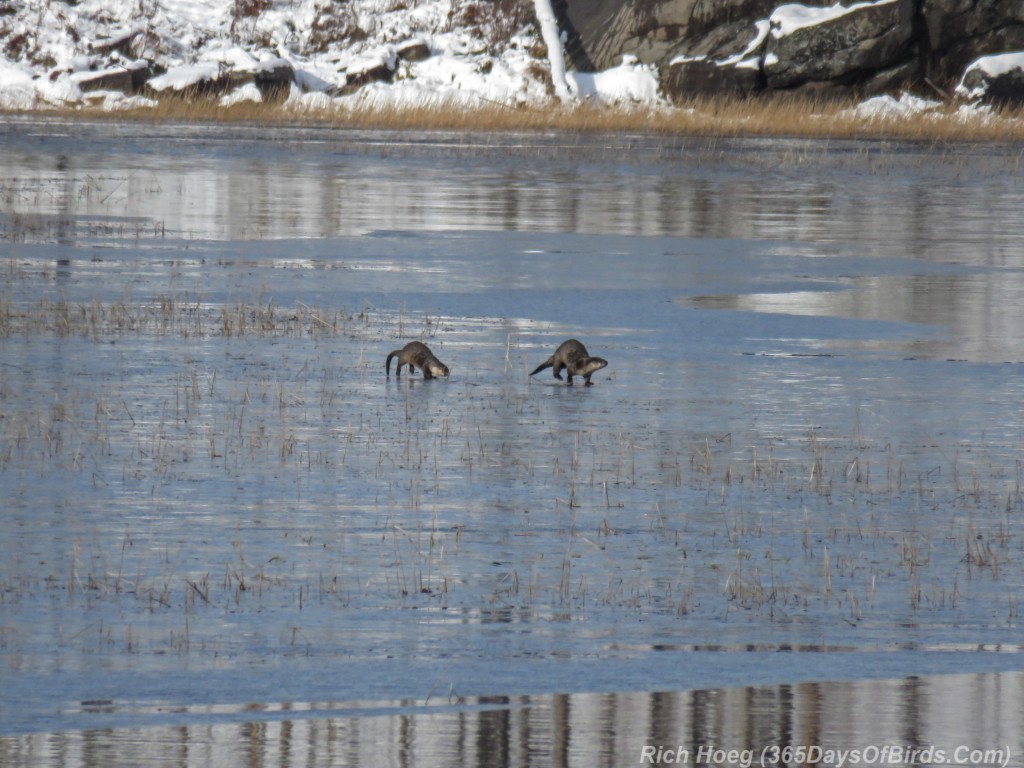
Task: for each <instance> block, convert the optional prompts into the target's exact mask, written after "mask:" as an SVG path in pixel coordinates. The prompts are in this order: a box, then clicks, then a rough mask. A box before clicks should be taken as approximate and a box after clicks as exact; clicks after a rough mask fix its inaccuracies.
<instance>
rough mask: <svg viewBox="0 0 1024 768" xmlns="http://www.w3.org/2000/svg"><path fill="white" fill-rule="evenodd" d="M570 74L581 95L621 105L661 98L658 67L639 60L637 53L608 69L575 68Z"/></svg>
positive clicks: (580, 96)
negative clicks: (596, 70)
mask: <svg viewBox="0 0 1024 768" xmlns="http://www.w3.org/2000/svg"><path fill="white" fill-rule="evenodd" d="M567 77H568V80H569V82H570V83H571V84H572V89H573V91H574V92H575V93H576V94H577V95H578V96H579V98H581V99H587V100H591V101H595V102H598V103H608V104H615V105H620V106H622V105H628V104H656V103H658V102H659V101H660V97H659V94H658V73H657V70H656V69H655V68H654V67H649V66H647V65H644V64H640V63H638V62H637V59H636V57H635V56H623V57H622V64H620V65H619V66H618V67H613V68H612V69H608V70H605V71H604V72H589V73H587V72H571V73H569V75H568V76H567Z"/></svg>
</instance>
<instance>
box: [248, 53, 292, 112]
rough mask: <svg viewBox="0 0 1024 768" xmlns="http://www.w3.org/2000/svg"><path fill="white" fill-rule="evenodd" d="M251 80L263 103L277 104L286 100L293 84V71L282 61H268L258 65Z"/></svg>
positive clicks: (274, 59) (276, 59)
mask: <svg viewBox="0 0 1024 768" xmlns="http://www.w3.org/2000/svg"><path fill="white" fill-rule="evenodd" d="M252 79H253V82H254V83H255V84H256V87H257V88H258V89H259V92H260V96H261V97H263V101H264V102H265V103H268V104H277V103H280V102H282V101H284V100H285V99H286V98H288V94H289V93H290V92H291V87H292V83H294V82H295V69H294V67H292V65H291V64H289V63H288V62H287V61H285V60H284V59H278V58H273V59H268V60H266V61H261V62H260V63H259V65H258V66H257V67H256V69H255V71H254V72H253V78H252Z"/></svg>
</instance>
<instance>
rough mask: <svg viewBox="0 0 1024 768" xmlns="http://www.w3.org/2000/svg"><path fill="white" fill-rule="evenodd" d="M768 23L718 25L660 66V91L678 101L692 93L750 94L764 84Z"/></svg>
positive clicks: (697, 94) (761, 88)
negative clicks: (764, 58)
mask: <svg viewBox="0 0 1024 768" xmlns="http://www.w3.org/2000/svg"><path fill="white" fill-rule="evenodd" d="M767 29H768V25H767V22H762V23H761V24H760V25H756V24H750V23H745V22H740V23H738V24H728V25H725V26H723V27H719V28H718V29H717V30H714V31H712V32H711V33H709V34H707V35H705V36H704V37H702V38H700V39H698V40H695V41H693V42H692V43H689V44H687V45H686V46H685V47H686V49H687V52H686V53H682V54H679V55H676V56H675V57H674V58H672V59H670V60H669V62H668V64H663V65H662V66H661V67H660V75H661V83H660V84H661V90H662V93H663V94H664V95H665V97H666V98H668V99H669V100H671V101H673V102H676V103H679V102H682V101H685V100H686V99H687V98H690V97H693V96H711V97H713V96H740V97H746V96H750V95H752V94H754V93H756V92H758V91H760V90H763V89H764V87H765V82H764V73H763V71H762V60H763V57H764V48H765V43H766V42H767Z"/></svg>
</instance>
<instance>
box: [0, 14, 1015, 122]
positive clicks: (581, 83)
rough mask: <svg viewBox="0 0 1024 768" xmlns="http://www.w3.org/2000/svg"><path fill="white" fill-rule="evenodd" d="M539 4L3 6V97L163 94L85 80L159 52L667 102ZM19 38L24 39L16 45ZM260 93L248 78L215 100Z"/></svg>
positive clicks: (96, 101) (427, 89) (900, 103)
mask: <svg viewBox="0 0 1024 768" xmlns="http://www.w3.org/2000/svg"><path fill="white" fill-rule="evenodd" d="M895 1H896V0H874V1H873V2H860V3H856V4H854V5H850V6H843V5H839V4H836V5H833V6H831V7H829V8H810V7H808V6H804V5H799V4H787V5H781V6H779V7H778V8H776V10H775V11H774V12H773V13H772V14H771V16H770V18H768V19H763V20H761V21H759V22H757V23H756V31H755V34H754V36H753V37H752V39H751V40H750V42H749V43H748V44H747V46H746V48H745V49H744V50H743V51H741V52H740V53H738V54H736V55H735V56H731V57H729V58H726V59H723V60H720V61H717V62H716V63H717V64H718V65H720V66H736V67H754V68H757V67H759V66H761V65H762V61H761V59H760V57H761V53H759V52H760V51H762V50H763V48H764V42H765V40H766V38H767V36H768V35H769V34H770V35H772V36H774V37H780V36H783V35H786V34H792V33H793V32H794V31H796V30H798V29H801V28H804V27H806V26H808V25H811V24H820V23H823V22H825V21H828V20H830V19H833V18H837V17H838V16H840V15H842V14H845V13H849V12H851V11H853V10H855V9H858V8H863V7H866V6H872V5H881V4H885V3H891V2H895ZM532 2H533V4H534V14H533V15H534V17H535V21H534V22H532V23H528V24H526V25H525V26H523V27H522V28H520V29H513V28H511V22H508V23H507V26H505V27H502V26H500V25H501V23H502V19H501V18H498V16H499V14H498V12H492V11H489V12H488V14H486V15H483V14H481V16H485V17H484V18H479V17H478V18H477V19H476V20H473V19H469V20H467V19H466V15H467V14H466V9H467V8H468V7H469V6H467V4H466V3H465V2H462V0H417V2H415V3H408V4H407V3H404V2H396V0H348V1H347V2H345V3H325V2H324V0H274V2H273V3H268V4H267V7H266V8H265V9H263V10H262V11H261V12H259V13H258V14H257V15H254V16H245V15H235V14H237V13H238V9H239V8H243V7H245V4H244V3H241V4H240V3H237V2H236V0H146V2H145V3H141V4H140V3H139V1H138V0H79V1H78V2H77V3H42V4H40V3H16V4H10V7H11V9H12V11H13V12H12V13H8V14H7V15H5V16H4V17H3V25H4V27H3V29H4V32H5V33H6V37H4V38H3V39H4V41H5V44H4V46H3V48H2V49H0V109H11V110H30V109H47V108H56V107H68V106H70V107H74V106H76V105H84V104H90V105H96V106H101V107H102V108H105V109H109V110H119V109H125V108H127V107H137V106H149V105H153V104H155V102H153V101H151V100H150V99H148V98H144V97H142V96H126V95H124V94H121V93H118V92H109V91H90V92H85V91H83V90H82V89H81V88H80V87H79V83H81V82H83V81H84V80H86V79H88V78H89V77H90V76H92V75H96V74H100V73H102V72H112V71H116V70H124V69H131V68H134V67H139V66H144V65H149V64H152V65H153V66H154V67H155V68H156V69H157V71H159V72H162V74H160V75H159V76H158V77H156V78H154V79H151V80H150V81H149V86H150V87H151V89H152V90H153V91H156V92H159V91H180V90H182V89H185V88H188V87H190V86H194V85H196V84H197V83H199V82H201V81H202V80H204V79H207V78H211V77H216V76H217V75H219V74H223V73H226V72H230V71H233V72H259V71H261V70H270V69H273V68H275V67H277V66H279V65H281V64H282V63H287V64H288V65H290V66H291V67H292V69H293V71H294V85H293V86H292V88H291V91H290V95H289V96H288V100H287V102H286V104H287V105H290V106H296V107H298V108H301V109H322V108H332V107H342V108H350V109H358V108H362V107H366V106H374V105H375V106H392V107H404V106H430V105H435V106H450V107H456V108H458V107H461V106H466V107H477V106H481V105H483V104H499V105H505V106H515V107H517V106H531V107H543V106H550V105H552V104H555V103H562V104H570V105H571V104H580V103H586V104H596V105H611V106H622V107H627V108H659V109H672V107H671V105H670V104H669V103H668V102H667V101H666V99H665V98H664V97H663V95H662V94H661V92H660V89H659V79H658V69H657V67H655V66H652V65H648V64H643V63H640V62H639V61H638V60H637V59H636V58H635V57H631V56H625V57H623V59H622V62H621V63H620V64H619V65H618V66H614V67H611V68H609V69H607V70H605V71H602V72H589V73H587V72H574V71H567V69H566V66H565V57H564V52H563V46H564V42H565V35H564V33H563V32H562V31H560V30H559V29H558V24H557V20H556V16H555V14H554V12H553V9H552V4H551V0H532ZM126 19H131V22H126V21H124V20H126ZM18 40H23V41H26V42H25V43H24V44H23V45H20V46H19V45H16V44H15V43H16V41H18ZM412 42H419V43H422V44H425V45H426V47H427V48H428V49H429V51H430V56H429V58H426V59H424V60H420V61H412V60H406V59H404V58H402V57H401V56H400V55H398V51H400V50H402V48H403V46H407V45H409V44H410V43H412ZM545 50H546V55H544V54H543V53H542V51H545ZM1021 57H1024V54H1014V55H1013V56H993V57H987V58H986V59H985V60H979V62H976V63H975V64H976V65H977V66H979V67H980V66H984V67H985V68H986V71H993V72H995V71H997V70H999V68H1001V67H1002V68H1008V67H1013V66H1021V63H1020V60H1021ZM687 60H691V59H687V58H685V57H680V58H677V59H676V60H675V61H674V62H673V63H677V62H681V61H687ZM379 65H384V66H386V67H387V68H388V70H389V71H390V72H392V73H393V78H392V79H391V80H390V81H378V82H370V83H367V84H365V85H363V86H362V87H359V88H358V89H355V91H354V92H353V93H346V91H345V85H346V84H347V83H350V82H351V78H352V76H353V75H356V74H359V73H361V72H365V71H367V70H370V69H373V68H374V67H376V66H379ZM239 82H240V83H241V82H244V78H239ZM552 89H553V91H554V94H553V95H552ZM260 99H261V97H260V95H259V91H258V89H256V88H255V87H254V86H253V85H251V83H250V84H249V85H240V86H239V87H238V88H236V89H235V90H234V91H233V92H232V93H230V94H227V95H225V96H224V97H223V100H222V102H221V103H226V104H233V103H237V102H240V101H258V100H260ZM913 108H914V107H913V106H912V105H911V103H910V102H909V101H906V100H905V99H903V98H901V99H894V100H890V101H885V102H876V103H873V104H868V105H866V106H865V107H864V112H865V114H881V113H885V114H888V115H892V114H896V113H898V112H900V111H905V110H911V109H913Z"/></svg>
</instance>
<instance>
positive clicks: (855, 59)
mask: <svg viewBox="0 0 1024 768" xmlns="http://www.w3.org/2000/svg"><path fill="white" fill-rule="evenodd" d="M808 2H810V3H814V4H815V5H817V6H820V7H811V6H806V5H799V6H797V5H783V4H780V3H779V2H778V0H553V2H552V6H553V8H554V9H555V11H556V13H557V14H558V15H559V27H560V29H562V30H563V32H565V33H566V34H567V35H568V40H567V42H566V46H565V50H566V55H567V56H568V57H569V59H570V60H571V62H572V64H573V66H574V67H575V68H576V69H577V70H579V71H585V72H589V71H594V70H605V69H609V68H611V67H613V66H614V65H615V63H616V62H617V61H619V59H620V58H621V57H622V56H624V55H633V56H636V57H637V59H638V60H639V61H640V62H642V63H644V64H649V65H656V66H658V67H659V69H660V71H661V82H662V87H663V89H664V92H665V95H666V96H667V97H668V98H670V99H673V100H677V101H678V100H679V99H683V98H686V97H687V96H693V95H713V94H736V95H745V94H748V93H754V92H757V91H760V90H772V89H783V88H784V89H801V90H804V91H808V92H814V93H821V92H828V93H837V92H848V93H850V94H851V95H867V96H870V95H875V94H880V93H886V92H888V93H898V92H900V91H901V90H904V89H910V90H912V91H914V92H917V93H920V94H924V95H935V94H936V93H937V92H941V93H946V94H947V96H948V93H949V92H950V91H952V89H953V86H954V85H956V83H957V82H959V81H961V79H962V76H963V75H964V72H965V68H966V67H967V65H968V64H970V63H971V62H974V61H975V60H977V59H978V58H980V57H982V56H985V55H992V54H1000V53H1003V52H1005V51H1019V50H1024V1H1022V0H868V1H867V2H863V1H858V0H842V2H843V3H845V5H841V4H839V3H835V0H808ZM826 5H830V6H831V7H824V6H826ZM801 14H802V15H803V18H804V19H805V23H802V24H795V23H792V22H793V19H794V17H796V16H799V15H801ZM769 19H775V21H776V22H777V24H776V28H775V29H774V30H773V33H772V35H771V37H770V38H769V39H768V40H767V42H766V45H765V47H764V48H762V49H760V50H759V51H757V52H754V51H751V52H749V53H748V54H747V55H745V56H743V57H742V58H740V59H737V58H736V57H737V56H739V55H740V54H741V53H743V52H744V50H745V46H746V45H747V43H746V41H747V40H749V39H750V37H751V34H750V29H751V27H752V25H757V24H759V23H760V24H764V23H767V22H768V20H769ZM783 21H786V24H783ZM814 22H816V23H814ZM762 54H763V55H762ZM759 55H760V59H758V58H757V57H758V56H759ZM739 62H742V64H740V63H739ZM755 63H756V66H755ZM980 76H981V75H980V73H975V74H974V75H972V78H977V77H980ZM972 82H973V81H972ZM966 87H968V88H970V89H973V88H974V87H975V86H974V85H972V84H971V83H968V84H967V86H966ZM990 87H991V86H990ZM1015 88H1016V86H1015V85H1013V84H1012V82H1011V78H1010V76H1009V75H1007V76H1004V77H1003V78H1002V79H1001V80H1000V82H999V83H998V84H997V85H996V86H995V92H994V93H1002V94H1004V95H1003V96H1000V97H999V98H1000V99H1010V100H1012V99H1014V98H1015V97H1014V96H1013V93H1014V92H1015ZM993 98H995V96H993Z"/></svg>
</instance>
